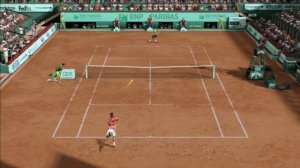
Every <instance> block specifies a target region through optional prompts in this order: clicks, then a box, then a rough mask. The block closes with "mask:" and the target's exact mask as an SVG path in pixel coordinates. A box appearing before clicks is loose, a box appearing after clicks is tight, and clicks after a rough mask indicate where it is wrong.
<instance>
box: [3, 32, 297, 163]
mask: <svg viewBox="0 0 300 168" xmlns="http://www.w3.org/2000/svg"><path fill="white" fill-rule="evenodd" d="M150 37H151V33H147V32H120V33H113V32H57V33H56V34H55V35H54V37H53V38H52V39H51V40H50V41H49V42H48V43H47V44H46V45H45V46H44V47H43V48H42V49H41V50H40V51H39V52H38V53H37V54H36V55H34V57H33V58H31V59H30V60H29V62H28V63H27V64H26V65H25V66H24V67H23V68H22V69H21V70H20V71H19V72H18V73H17V74H16V75H15V76H13V78H12V79H11V80H10V81H9V83H8V84H7V85H6V86H5V87H4V88H3V89H2V90H1V167H2V166H3V167H9V168H77V167H84V168H95V167H100V168H115V167H117V168H153V167H155V168H167V167H170V168H171V167H172V168H199V167H207V168H221V167H224V168H227V167H228V168H269V167H272V168H276V167H278V168H296V167H300V162H299V160H300V134H299V133H300V120H299V119H300V87H299V86H298V85H297V84H296V83H295V81H294V80H292V79H291V78H290V77H288V76H287V75H285V74H284V72H283V71H282V70H280V68H279V67H278V66H276V64H274V63H272V62H270V61H268V62H269V63H270V64H271V65H272V66H273V70H274V72H275V73H276V74H277V75H278V82H279V83H281V82H289V83H291V89H290V90H285V91H278V90H275V89H268V88H266V87H265V86H264V84H263V81H248V80H246V78H245V73H246V69H247V67H248V65H249V63H250V59H251V56H252V53H253V48H254V46H255V43H254V41H252V39H251V38H250V37H249V36H248V35H247V34H246V33H245V32H187V33H180V32H161V33H160V34H159V39H158V40H159V43H158V44H148V43H147V41H148V39H149V38H150ZM62 62H65V63H66V68H71V69H76V79H75V80H62V81H61V82H59V83H55V82H54V83H50V82H46V81H47V78H48V74H49V73H51V72H52V71H53V70H54V69H55V67H56V66H58V65H59V64H61V63H62ZM88 63H90V64H94V65H102V64H104V65H116V66H124V65H126V66H128V65H129V66H145V67H149V66H151V67H155V66H173V65H176V66H177V65H178V66H185V65H195V64H198V65H204V64H211V63H212V64H215V65H216V67H217V77H216V79H212V78H211V71H207V70H206V68H199V69H198V70H199V71H198V70H197V69H195V68H194V69H193V72H191V71H190V70H188V71H185V70H184V69H183V70H182V71H177V72H176V73H173V72H172V73H170V74H168V72H169V71H168V70H165V71H163V73H162V71H160V70H155V69H151V71H152V72H150V69H149V70H148V69H145V70H143V73H141V74H142V76H138V75H140V74H135V73H136V71H134V72H127V71H126V73H124V74H110V73H109V71H108V70H106V69H104V70H103V71H102V70H101V68H98V69H96V70H97V71H98V72H99V73H98V74H91V78H88V79H85V78H84V76H83V75H84V70H85V65H86V64H88ZM91 70H92V69H91ZM194 70H196V71H194ZM94 71H95V69H94ZM124 72H125V71H124ZM195 72H196V73H199V74H201V77H199V76H198V77H195ZM208 72H210V73H208ZM149 74H150V75H152V76H151V77H150V75H149ZM98 77H99V78H98ZM131 80H132V82H130V81H131ZM129 83H130V84H129ZM110 112H114V113H115V114H116V116H117V117H118V118H119V123H118V127H117V137H118V138H117V140H116V142H117V147H115V148H113V147H112V146H111V144H112V140H111V139H109V140H104V138H103V137H104V136H105V133H106V129H107V121H108V116H109V113H110Z"/></svg>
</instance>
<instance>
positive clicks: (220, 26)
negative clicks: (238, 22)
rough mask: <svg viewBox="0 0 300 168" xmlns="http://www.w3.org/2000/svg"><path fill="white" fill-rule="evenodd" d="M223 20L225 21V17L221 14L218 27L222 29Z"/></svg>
mask: <svg viewBox="0 0 300 168" xmlns="http://www.w3.org/2000/svg"><path fill="white" fill-rule="evenodd" d="M224 22H225V19H224V17H223V16H221V17H220V19H219V29H224Z"/></svg>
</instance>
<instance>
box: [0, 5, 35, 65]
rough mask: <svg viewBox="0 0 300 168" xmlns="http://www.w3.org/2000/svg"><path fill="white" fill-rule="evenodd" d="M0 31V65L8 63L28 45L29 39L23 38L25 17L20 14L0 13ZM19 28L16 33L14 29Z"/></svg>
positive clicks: (7, 11)
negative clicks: (0, 61)
mask: <svg viewBox="0 0 300 168" xmlns="http://www.w3.org/2000/svg"><path fill="white" fill-rule="evenodd" d="M0 18H1V19H0V31H1V33H2V35H3V40H2V41H0V53H1V57H2V58H1V60H2V63H8V62H9V60H10V59H11V58H12V57H13V56H14V55H16V54H17V53H18V52H20V51H21V50H22V48H23V47H24V46H25V45H26V43H29V42H30V40H29V37H28V36H24V34H25V29H24V27H22V25H21V24H22V23H23V22H24V21H25V20H26V17H25V16H24V15H22V14H19V13H16V12H12V11H9V10H5V11H3V12H1V13H0ZM17 26H18V27H19V32H18V33H16V32H15V30H16V27H17Z"/></svg>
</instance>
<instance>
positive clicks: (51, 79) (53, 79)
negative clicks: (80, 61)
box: [47, 70, 62, 82]
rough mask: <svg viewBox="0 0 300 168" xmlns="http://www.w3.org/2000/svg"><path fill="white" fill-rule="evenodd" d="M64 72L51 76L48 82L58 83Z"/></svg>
mask: <svg viewBox="0 0 300 168" xmlns="http://www.w3.org/2000/svg"><path fill="white" fill-rule="evenodd" d="M61 71H62V70H59V71H55V72H53V73H51V74H49V76H50V78H49V79H48V80H47V81H48V82H58V81H59V80H60V74H61Z"/></svg>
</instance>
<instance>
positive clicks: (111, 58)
mask: <svg viewBox="0 0 300 168" xmlns="http://www.w3.org/2000/svg"><path fill="white" fill-rule="evenodd" d="M108 59H109V60H114V59H116V60H145V59H147V58H123V57H110V58H108ZM168 59H171V60H184V59H186V58H176V57H171V58H151V60H168Z"/></svg>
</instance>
